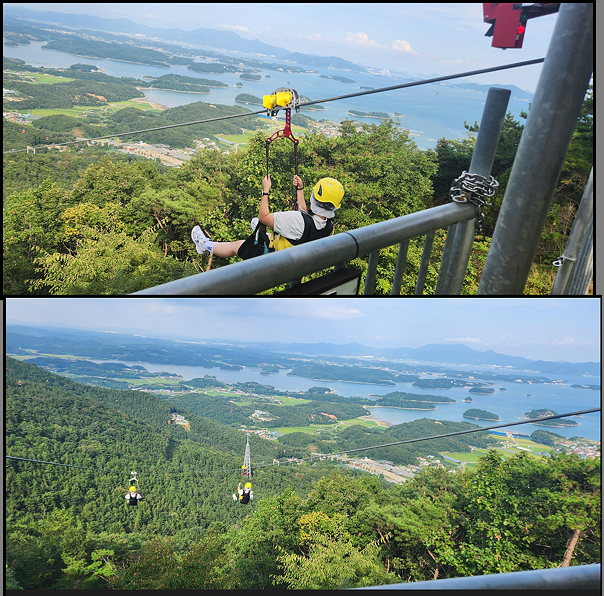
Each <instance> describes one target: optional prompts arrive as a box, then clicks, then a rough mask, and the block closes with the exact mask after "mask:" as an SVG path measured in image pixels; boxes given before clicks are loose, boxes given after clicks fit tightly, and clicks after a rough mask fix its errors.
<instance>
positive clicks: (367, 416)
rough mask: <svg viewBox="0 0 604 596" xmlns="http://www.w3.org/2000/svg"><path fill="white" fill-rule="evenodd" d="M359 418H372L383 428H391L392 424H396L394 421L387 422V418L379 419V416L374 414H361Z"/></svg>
mask: <svg viewBox="0 0 604 596" xmlns="http://www.w3.org/2000/svg"><path fill="white" fill-rule="evenodd" d="M359 420H371V421H373V422H375V423H376V424H377V425H378V426H381V427H382V428H390V427H391V426H394V424H392V422H386V421H385V420H378V419H377V418H374V417H373V414H366V415H365V416H359Z"/></svg>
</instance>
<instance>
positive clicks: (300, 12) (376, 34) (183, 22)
mask: <svg viewBox="0 0 604 596" xmlns="http://www.w3.org/2000/svg"><path fill="white" fill-rule="evenodd" d="M8 5H14V6H25V7H27V8H30V9H32V10H48V11H54V12H67V13H72V14H77V13H81V14H89V15H93V16H100V17H104V18H109V19H113V18H125V19H129V20H131V21H134V22H136V23H139V24H142V25H147V26H151V27H160V28H167V29H171V28H180V29H183V30H187V31H192V30H195V29H199V28H205V29H218V30H223V31H231V32H233V33H237V34H238V35H240V36H241V37H244V38H246V39H258V40H260V41H262V42H264V43H268V44H270V45H274V46H277V47H281V48H285V49H287V50H290V51H292V52H303V53H306V54H316V55H319V56H337V57H340V58H344V59H345V60H349V61H351V62H354V63H355V64H359V65H361V66H365V67H372V68H378V69H380V70H381V69H383V68H387V69H389V70H391V71H393V72H394V71H396V72H402V73H406V74H410V75H414V76H422V77H423V76H426V77H429V76H431V75H432V76H435V75H441V76H442V75H449V74H454V73H461V72H468V71H471V70H478V69H482V68H490V67H493V66H499V65H504V64H508V63H513V62H522V61H526V60H533V59H536V58H544V57H545V55H546V53H547V49H548V46H549V43H550V40H551V36H552V32H553V30H554V26H555V23H556V19H557V14H552V15H547V16H543V17H539V18H534V19H531V20H529V21H528V24H527V31H526V34H525V37H524V43H523V47H522V48H521V49H507V50H502V49H500V48H492V47H491V38H487V37H485V36H484V35H485V33H486V32H487V30H488V28H489V26H488V25H487V24H485V23H484V22H483V8H482V7H483V5H482V3H475V4H463V3H442V4H431V3H426V4H423V3H356V4H354V3H345V4H343V3H269V4H257V3H228V4H225V3H213V2H212V3H195V4H182V3H151V4H138V3H137V4H131V3H123V4H121V3H120V4H118V3H108V4H94V3H90V4H88V3H86V4H77V3H73V4H72V3H48V4H39V3H26V4H25V3H8ZM541 69H542V65H541V64H537V65H531V66H524V67H521V68H516V69H513V70H510V71H501V72H499V73H491V74H483V75H477V76H475V77H473V78H472V80H473V81H474V82H476V83H480V84H485V85H491V84H502V85H510V84H513V85H516V86H517V87H520V88H521V89H524V90H526V91H530V92H531V93H534V91H535V88H536V85H537V82H538V78H539V75H540V73H541Z"/></svg>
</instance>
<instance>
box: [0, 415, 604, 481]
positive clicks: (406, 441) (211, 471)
mask: <svg viewBox="0 0 604 596" xmlns="http://www.w3.org/2000/svg"><path fill="white" fill-rule="evenodd" d="M600 410H601V408H591V409H589V410H579V411H577V412H567V413H565V414H554V415H551V416H541V417H540V418H531V419H530V420H521V421H520V422H506V423H504V424H496V425H494V426H484V427H482V428H473V429H469V430H459V431H455V432H450V433H445V434H443V435H433V436H431V437H420V438H417V439H405V440H403V441H396V442H394V443H384V444H383V445H373V446H371V447H359V448H357V449H348V450H346V451H336V452H333V453H321V454H318V455H312V456H310V457H303V458H296V459H295V460H294V462H295V463H298V462H301V461H307V460H309V461H310V460H313V459H315V460H316V459H317V458H325V457H331V456H334V455H344V454H346V453H356V452H359V451H368V450H370V449H380V448H382V447H392V446H394V445H404V444H406V443H417V442H418V441H429V440H432V439H444V438H446V437H454V436H456V435H466V434H469V433H477V432H483V431H487V430H493V429H496V428H506V427H508V426H518V425H520V424H532V423H534V422H542V421H544V420H555V419H556V418H566V417H569V416H579V415H581V414H591V413H593V412H599V411H600ZM5 457H7V458H10V459H20V460H24V461H31V462H35V463H41V464H52V465H56V466H67V467H70V468H81V469H84V470H96V471H98V472H115V473H116V474H122V472H117V471H116V470H97V469H96V468H83V467H82V466H72V465H69V464H59V463H54V462H47V461H40V460H35V459H27V458H24V457H13V456H11V455H6V456H5ZM277 462H278V464H281V463H283V464H285V465H287V464H288V463H292V462H291V461H290V460H283V461H281V460H277ZM274 465H275V464H274V463H272V464H255V465H254V468H266V467H268V466H274ZM234 471H240V468H232V469H227V468H221V469H219V470H208V471H207V472H205V473H216V472H234ZM202 475H203V473H202Z"/></svg>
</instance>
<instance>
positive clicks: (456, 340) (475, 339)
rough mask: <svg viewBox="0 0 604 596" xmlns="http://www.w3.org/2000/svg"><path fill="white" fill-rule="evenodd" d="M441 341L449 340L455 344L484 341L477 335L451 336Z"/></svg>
mask: <svg viewBox="0 0 604 596" xmlns="http://www.w3.org/2000/svg"><path fill="white" fill-rule="evenodd" d="M443 341H450V342H452V343H457V344H482V343H484V342H483V341H482V339H480V338H479V337H452V338H450V339H443Z"/></svg>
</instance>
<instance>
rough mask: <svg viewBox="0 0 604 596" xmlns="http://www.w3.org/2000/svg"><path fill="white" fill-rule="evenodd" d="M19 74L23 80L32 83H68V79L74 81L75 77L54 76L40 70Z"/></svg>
mask: <svg viewBox="0 0 604 596" xmlns="http://www.w3.org/2000/svg"><path fill="white" fill-rule="evenodd" d="M21 76H22V77H23V80H24V81H25V82H27V83H32V84H33V85H42V84H43V85H54V84H56V83H69V82H70V81H75V79H71V78H69V77H56V76H54V75H47V74H42V73H40V72H28V73H23V74H22V75H21ZM32 79H33V80H32Z"/></svg>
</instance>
